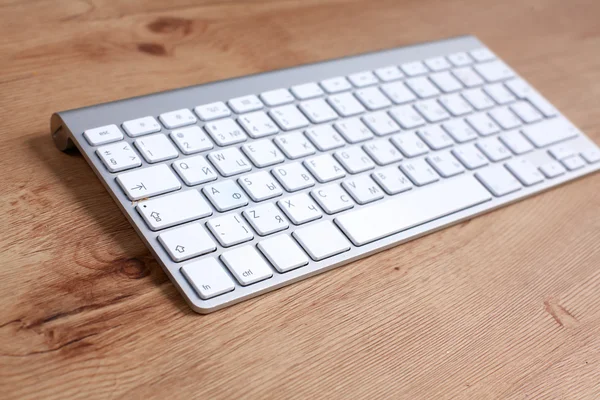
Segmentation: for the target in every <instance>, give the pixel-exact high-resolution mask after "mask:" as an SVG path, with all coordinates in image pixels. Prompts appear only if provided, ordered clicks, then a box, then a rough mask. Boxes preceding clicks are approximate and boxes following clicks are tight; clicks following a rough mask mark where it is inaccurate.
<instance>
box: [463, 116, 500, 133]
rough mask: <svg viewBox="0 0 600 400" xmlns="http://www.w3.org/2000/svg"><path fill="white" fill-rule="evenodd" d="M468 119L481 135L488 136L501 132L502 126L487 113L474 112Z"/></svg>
mask: <svg viewBox="0 0 600 400" xmlns="http://www.w3.org/2000/svg"><path fill="white" fill-rule="evenodd" d="M466 121H467V122H468V123H469V125H471V126H472V127H473V129H475V130H476V131H477V132H479V134H480V135H481V136H488V135H491V134H494V133H498V132H500V127H499V126H498V125H496V123H495V122H494V121H492V120H491V119H490V117H488V116H487V115H485V114H483V113H481V114H474V115H470V116H468V117H467V118H466Z"/></svg>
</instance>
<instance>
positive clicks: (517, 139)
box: [500, 131, 533, 155]
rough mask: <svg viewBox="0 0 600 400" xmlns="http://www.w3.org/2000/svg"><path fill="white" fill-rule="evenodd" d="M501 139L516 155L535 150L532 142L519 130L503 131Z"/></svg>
mask: <svg viewBox="0 0 600 400" xmlns="http://www.w3.org/2000/svg"><path fill="white" fill-rule="evenodd" d="M500 140H501V141H502V143H504V145H505V146H506V147H508V148H509V149H510V151H512V152H513V153H514V154H516V155H519V154H523V153H527V152H529V151H531V150H533V146H532V145H531V143H529V142H528V141H527V139H525V138H524V137H523V135H521V134H520V133H519V132H518V131H510V132H506V133H503V134H502V135H500Z"/></svg>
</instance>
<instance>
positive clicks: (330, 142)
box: [304, 125, 346, 151]
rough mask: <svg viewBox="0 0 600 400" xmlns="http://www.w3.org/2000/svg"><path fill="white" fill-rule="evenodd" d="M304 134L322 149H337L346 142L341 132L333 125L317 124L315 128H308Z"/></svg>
mask: <svg viewBox="0 0 600 400" xmlns="http://www.w3.org/2000/svg"><path fill="white" fill-rule="evenodd" d="M304 134H305V135H306V137H308V138H309V139H310V141H311V142H312V144H313V145H315V146H316V147H317V149H319V150H321V151H327V150H331V149H337V148H338V147H342V146H344V145H345V144H346V142H344V139H342V137H341V136H340V134H339V133H337V132H336V130H335V129H333V127H332V126H331V125H322V126H315V127H314V128H311V129H307V130H306V131H305V132H304Z"/></svg>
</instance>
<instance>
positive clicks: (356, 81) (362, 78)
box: [348, 71, 378, 87]
mask: <svg viewBox="0 0 600 400" xmlns="http://www.w3.org/2000/svg"><path fill="white" fill-rule="evenodd" d="M348 79H349V80H350V82H352V84H353V85H354V86H356V87H365V86H370V85H375V84H377V83H378V80H377V77H376V76H375V75H373V73H372V72H371V71H364V72H359V73H356V74H352V75H349V76H348Z"/></svg>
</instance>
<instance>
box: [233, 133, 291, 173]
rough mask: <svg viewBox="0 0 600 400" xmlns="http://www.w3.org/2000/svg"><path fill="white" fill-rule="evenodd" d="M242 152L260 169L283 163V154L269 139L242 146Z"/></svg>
mask: <svg viewBox="0 0 600 400" xmlns="http://www.w3.org/2000/svg"><path fill="white" fill-rule="evenodd" d="M242 151H243V152H244V154H246V156H248V158H249V159H250V161H252V164H254V165H256V166H257V167H258V168H262V167H268V166H270V165H275V164H279V163H281V162H283V161H284V160H285V157H284V156H283V153H282V152H281V151H280V150H279V149H278V148H277V147H275V145H274V144H273V142H271V141H270V140H268V139H263V140H255V141H253V142H251V143H246V144H245V145H243V146H242Z"/></svg>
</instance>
